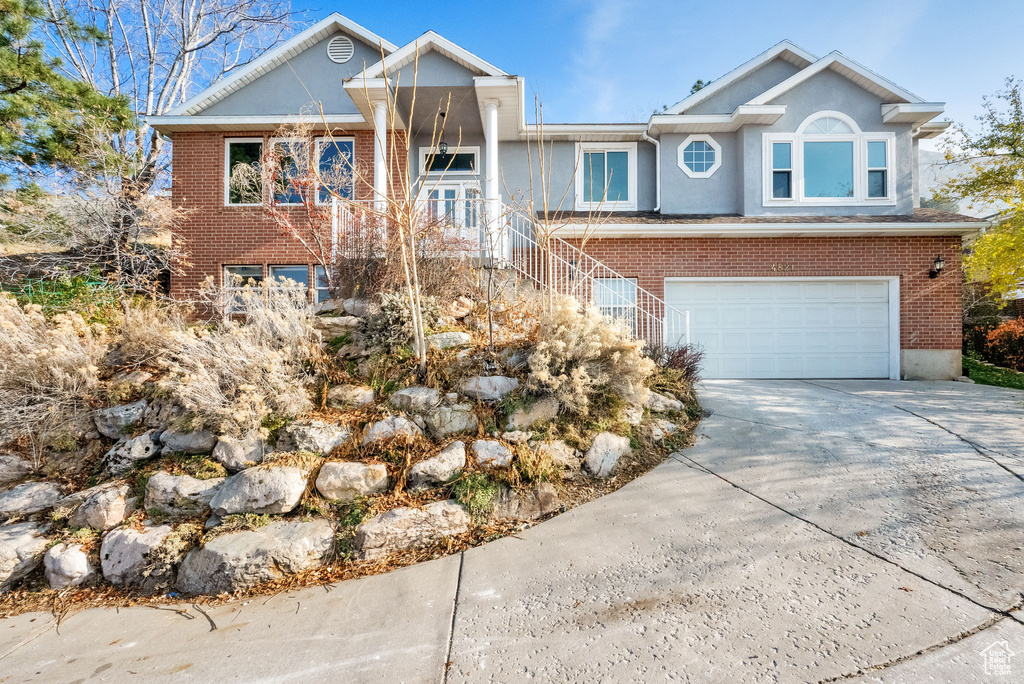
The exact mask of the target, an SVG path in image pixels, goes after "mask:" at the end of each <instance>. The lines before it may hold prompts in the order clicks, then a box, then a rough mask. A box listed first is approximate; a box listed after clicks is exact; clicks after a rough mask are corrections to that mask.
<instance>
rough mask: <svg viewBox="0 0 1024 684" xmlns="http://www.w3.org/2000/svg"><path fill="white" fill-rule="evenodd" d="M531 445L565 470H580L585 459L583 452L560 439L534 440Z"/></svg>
mask: <svg viewBox="0 0 1024 684" xmlns="http://www.w3.org/2000/svg"><path fill="white" fill-rule="evenodd" d="M531 446H533V449H534V451H536V452H537V453H538V454H540V455H542V456H545V457H546V458H548V459H549V460H550V461H551V463H553V464H554V465H556V466H558V467H559V468H561V469H563V470H579V468H580V463H581V461H582V460H583V454H581V453H580V452H579V451H578V450H577V449H573V448H572V447H571V446H569V445H568V444H566V443H565V442H564V441H563V440H560V439H554V440H550V441H545V442H534V443H533V444H532V445H531Z"/></svg>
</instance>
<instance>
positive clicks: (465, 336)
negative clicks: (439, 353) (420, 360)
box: [427, 332, 472, 349]
mask: <svg viewBox="0 0 1024 684" xmlns="http://www.w3.org/2000/svg"><path fill="white" fill-rule="evenodd" d="M471 339H472V337H471V336H470V334H469V333H465V332H443V333H437V334H436V335H427V344H428V345H429V346H430V348H431V349H449V348H451V347H461V346H462V345H464V344H469V341H470V340H471Z"/></svg>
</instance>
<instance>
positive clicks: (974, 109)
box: [293, 0, 1024, 123]
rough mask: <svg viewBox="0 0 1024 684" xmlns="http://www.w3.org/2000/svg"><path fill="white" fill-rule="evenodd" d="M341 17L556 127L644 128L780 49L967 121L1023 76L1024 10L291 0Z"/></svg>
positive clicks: (949, 3)
mask: <svg viewBox="0 0 1024 684" xmlns="http://www.w3.org/2000/svg"><path fill="white" fill-rule="evenodd" d="M293 6H294V7H295V8H298V9H306V10H309V17H310V19H312V20H317V19H320V18H323V17H324V16H326V15H327V14H329V13H330V12H332V11H338V12H340V13H342V14H344V15H346V16H348V17H349V18H351V19H353V20H354V21H356V22H358V23H360V24H362V25H363V26H366V27H367V28H368V29H370V30H371V31H374V32H376V33H378V34H379V35H382V36H383V37H385V38H387V39H388V40H391V41H392V42H394V43H397V44H399V45H401V44H404V43H406V42H408V41H410V40H413V39H414V38H416V37H417V36H418V35H420V34H422V33H423V32H424V31H427V30H428V29H433V30H435V31H437V32H438V33H440V34H441V35H443V36H445V37H446V38H448V39H450V40H452V41H454V42H456V43H458V44H459V45H462V46H463V47H465V48H466V49H468V50H469V51H471V52H473V53H475V54H477V55H479V56H480V57H482V58H483V59H486V60H487V61H489V62H491V63H493V64H495V65H496V66H498V67H500V68H502V69H504V70H505V71H508V72H509V73H514V74H519V75H521V76H525V77H526V87H527V92H528V94H530V96H531V97H532V94H533V93H534V92H536V93H537V94H538V95H539V96H540V98H541V101H542V102H543V103H544V112H545V115H544V119H545V121H547V122H549V123H558V122H579V121H595V122H613V121H640V120H645V119H646V117H647V115H649V114H650V112H651V110H653V109H655V108H660V107H661V106H662V105H666V104H667V105H671V104H673V103H674V102H676V101H678V100H680V99H682V98H683V97H685V96H686V94H687V93H689V90H690V86H691V85H692V84H693V82H694V81H695V80H697V79H698V78H703V79H705V80H709V79H714V78H717V77H719V76H721V75H722V74H724V73H726V72H728V71H730V70H731V69H733V68H734V67H736V66H738V65H739V64H741V63H743V62H745V61H746V60H748V59H750V58H751V57H753V56H754V55H756V54H758V53H760V52H762V51H764V50H765V49H767V48H769V47H771V46H772V45H774V44H775V43H777V42H779V41H780V40H783V39H787V38H788V39H789V40H791V41H793V42H794V43H796V44H797V45H800V46H801V47H803V48H804V49H806V50H809V51H810V52H812V53H814V54H816V55H819V56H821V55H825V54H827V53H828V52H831V51H832V50H839V51H840V52H842V53H844V54H845V55H846V56H847V57H850V58H851V59H853V60H855V61H857V62H860V63H861V64H863V65H865V66H867V67H869V68H871V69H873V70H875V71H877V72H878V73H880V74H882V75H883V76H885V77H886V78H889V79H891V80H893V81H895V82H896V83H898V84H899V85H901V86H903V87H904V88H906V89H908V90H910V91H911V92H914V93H916V94H918V95H920V96H921V97H923V98H925V99H926V100H930V101H940V102H946V103H947V105H946V112H947V115H948V116H949V117H950V118H952V119H953V120H954V121H966V122H969V121H970V120H971V119H972V117H974V116H975V115H977V114H978V113H980V111H981V98H982V96H983V95H987V94H991V93H993V92H995V91H996V90H999V89H1000V88H1001V87H1002V83H1003V79H1004V78H1005V77H1007V76H1011V75H1013V76H1017V77H1018V78H1024V44H1022V43H1024V0H971V1H966V0H884V1H882V0H845V1H842V0H815V1H813V2H811V1H792V2H787V1H785V0H775V1H774V2H765V1H764V0H757V1H754V0H743V1H729V0H717V1H715V0H703V1H699V2H694V1H693V0H646V1H641V0H589V1H587V0H561V1H560V0H549V1H547V2H536V1H534V0H513V1H512V2H493V0H491V1H488V0H478V1H477V2H434V3H428V2H401V1H399V0H391V1H389V2H373V3H370V2H353V3H337V4H332V3H329V2H318V1H317V0H293Z"/></svg>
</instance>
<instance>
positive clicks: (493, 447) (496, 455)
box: [473, 439, 512, 466]
mask: <svg viewBox="0 0 1024 684" xmlns="http://www.w3.org/2000/svg"><path fill="white" fill-rule="evenodd" d="M473 455H474V456H475V457H476V462H477V463H478V464H479V465H482V466H507V465H509V464H511V463H512V452H511V451H509V450H508V447H506V446H505V445H504V444H502V443H501V442H496V441H494V440H493V439H478V440H476V441H475V442H473Z"/></svg>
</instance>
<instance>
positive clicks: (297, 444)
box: [277, 420, 352, 454]
mask: <svg viewBox="0 0 1024 684" xmlns="http://www.w3.org/2000/svg"><path fill="white" fill-rule="evenodd" d="M351 435H352V431H351V430H349V429H348V428H347V427H345V426H344V425H337V424H335V423H328V422H326V421H323V420H297V421H295V422H294V423H290V424H288V425H286V426H285V427H284V429H283V430H281V437H280V439H278V441H277V451H309V452H310V453H314V454H327V453H330V452H331V451H333V450H334V449H335V448H337V447H339V446H341V445H342V444H344V443H345V442H346V441H347V440H348V438H349V437H350V436H351Z"/></svg>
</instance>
